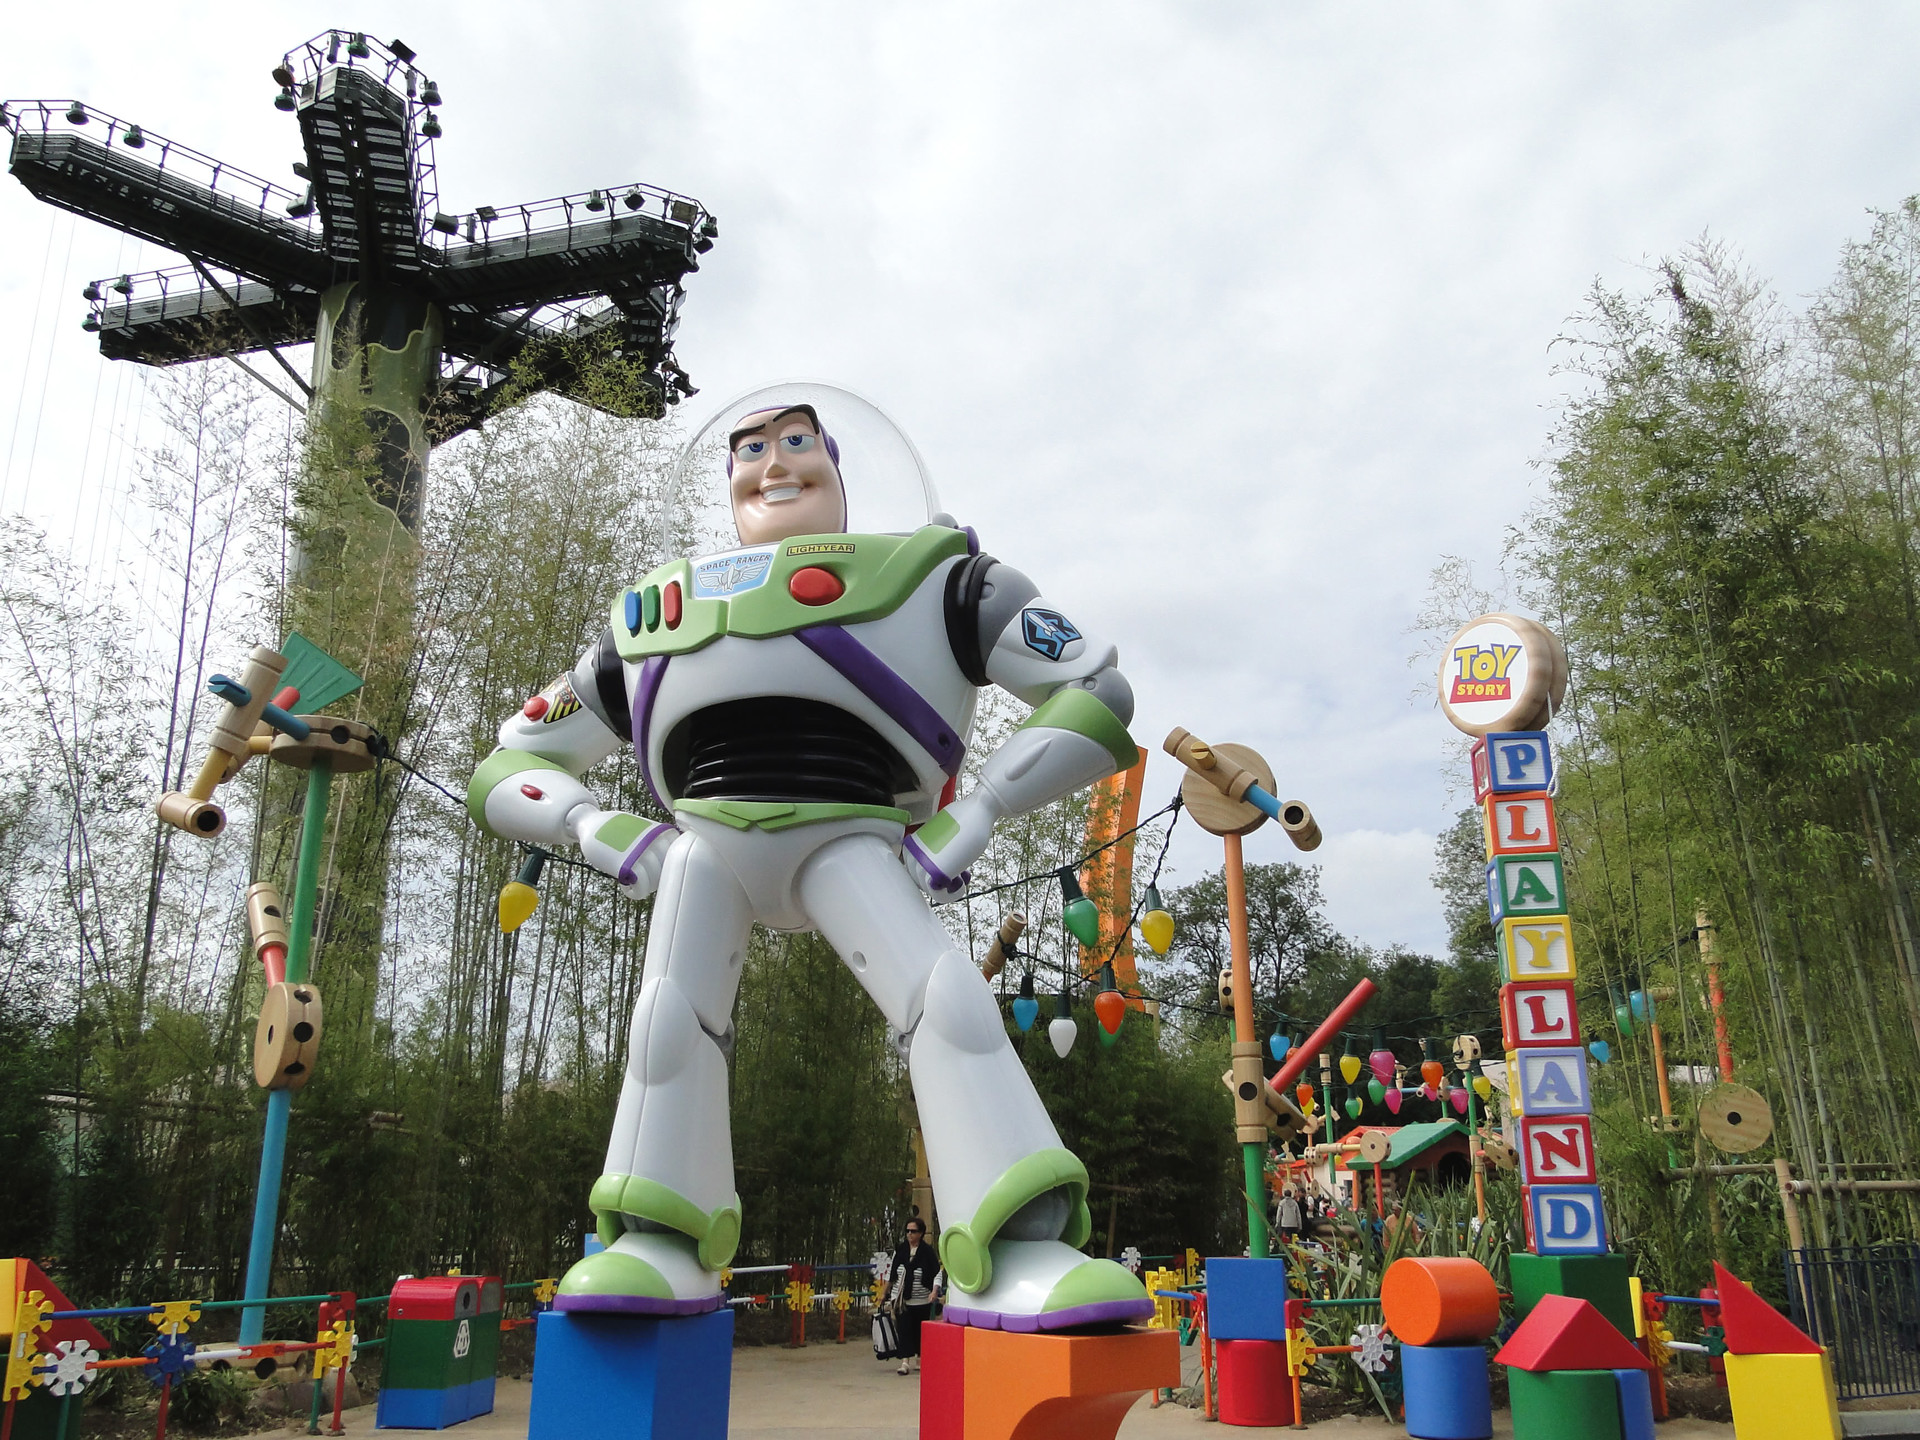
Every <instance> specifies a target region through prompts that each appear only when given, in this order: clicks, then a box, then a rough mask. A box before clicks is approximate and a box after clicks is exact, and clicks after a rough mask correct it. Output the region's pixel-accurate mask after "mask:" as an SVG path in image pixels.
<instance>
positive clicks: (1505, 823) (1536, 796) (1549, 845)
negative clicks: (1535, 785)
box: [1480, 790, 1560, 860]
mask: <svg viewBox="0 0 1920 1440" xmlns="http://www.w3.org/2000/svg"><path fill="white" fill-rule="evenodd" d="M1480 833H1481V838H1482V839H1483V840H1484V841H1485V842H1486V847H1487V859H1489V860H1491V859H1493V858H1494V857H1495V856H1498V855H1557V854H1559V853H1560V826H1559V823H1558V822H1557V821H1556V820H1555V819H1554V814H1553V797H1552V796H1551V795H1549V794H1547V793H1546V792H1545V791H1544V790H1542V791H1538V792H1534V791H1522V792H1521V793H1520V794H1518V795H1488V796H1487V797H1486V798H1485V799H1483V800H1482V801H1481V802H1480Z"/></svg>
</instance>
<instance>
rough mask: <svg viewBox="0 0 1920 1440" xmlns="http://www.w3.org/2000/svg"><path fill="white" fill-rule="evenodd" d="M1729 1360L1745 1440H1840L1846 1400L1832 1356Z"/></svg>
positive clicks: (1736, 1425) (1730, 1387)
mask: <svg viewBox="0 0 1920 1440" xmlns="http://www.w3.org/2000/svg"><path fill="white" fill-rule="evenodd" d="M1725 1358H1726V1363H1727V1398H1728V1399H1729V1400H1730V1401H1732V1402H1733V1429H1734V1433H1735V1434H1736V1435H1737V1436H1739V1440H1840V1395H1839V1392H1838V1391H1837V1390H1836V1389H1835V1388H1834V1383H1833V1357H1832V1356H1831V1355H1829V1354H1828V1353H1827V1352H1826V1351H1824V1350H1822V1351H1821V1352H1820V1353H1819V1354H1818V1355H1728V1356H1726V1357H1725Z"/></svg>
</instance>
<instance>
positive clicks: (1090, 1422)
mask: <svg viewBox="0 0 1920 1440" xmlns="http://www.w3.org/2000/svg"><path fill="white" fill-rule="evenodd" d="M952 1328H953V1329H954V1330H955V1331H956V1332H958V1333H959V1335H960V1338H961V1340H962V1343H963V1345H964V1346H965V1351H966V1358H965V1365H964V1367H963V1371H962V1376H961V1380H960V1389H961V1391H962V1399H963V1402H964V1407H963V1408H964V1413H963V1418H962V1420H961V1422H960V1434H961V1436H962V1437H963V1440H1113V1436H1114V1432H1115V1431H1117V1430H1118V1429H1119V1428H1120V1422H1121V1421H1122V1420H1123V1419H1125V1418H1126V1414H1127V1411H1128V1410H1130V1409H1131V1408H1132V1407H1133V1404H1134V1402H1135V1401H1137V1400H1138V1399H1139V1398H1140V1397H1141V1396H1142V1395H1144V1394H1146V1393H1147V1391H1149V1390H1157V1389H1161V1388H1164V1387H1167V1386H1172V1385H1178V1384H1179V1383H1180V1337H1179V1336H1178V1335H1176V1334H1175V1333H1174V1332H1173V1331H1171V1330H1138V1329H1128V1330H1120V1331H1109V1332H1107V1333H1104V1334H1098V1335H1076V1334H1062V1333H1058V1332H1056V1333H1053V1334H1045V1333H1040V1334H1031V1335H1029V1334H1018V1333H1014V1332H1010V1331H1005V1330H982V1329H979V1328H978V1327H975V1326H961V1325H956V1326H953V1327H952ZM925 1333H926V1332H925V1331H922V1334H923V1335H924V1334H925ZM920 1383H921V1386H922V1389H921V1392H920V1393H921V1417H922V1420H923V1422H924V1420H925V1419H926V1417H927V1391H926V1389H925V1388H924V1387H925V1385H926V1372H925V1361H922V1368H921V1382H920ZM921 1433H922V1434H923V1435H925V1434H930V1433H934V1432H929V1431H926V1430H922V1432H921ZM938 1433H941V1434H945V1435H951V1434H952V1433H953V1432H952V1430H951V1429H948V1430H945V1431H942V1432H938Z"/></svg>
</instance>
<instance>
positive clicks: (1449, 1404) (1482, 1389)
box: [1400, 1345, 1493, 1440]
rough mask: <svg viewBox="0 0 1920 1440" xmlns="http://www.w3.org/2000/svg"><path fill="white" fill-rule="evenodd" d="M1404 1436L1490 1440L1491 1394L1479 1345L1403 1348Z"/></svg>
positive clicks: (1420, 1439) (1431, 1439)
mask: <svg viewBox="0 0 1920 1440" xmlns="http://www.w3.org/2000/svg"><path fill="white" fill-rule="evenodd" d="M1400 1379H1401V1384H1402V1386H1403V1388H1404V1401H1405V1404H1406V1407H1407V1434H1409V1435H1411V1436H1414V1437H1415V1440H1489V1437H1491V1436H1492V1434H1493V1391H1492V1388H1491V1385H1490V1383H1489V1380H1488V1377H1487V1351H1486V1347H1485V1346H1483V1345H1402V1346H1401V1347H1400Z"/></svg>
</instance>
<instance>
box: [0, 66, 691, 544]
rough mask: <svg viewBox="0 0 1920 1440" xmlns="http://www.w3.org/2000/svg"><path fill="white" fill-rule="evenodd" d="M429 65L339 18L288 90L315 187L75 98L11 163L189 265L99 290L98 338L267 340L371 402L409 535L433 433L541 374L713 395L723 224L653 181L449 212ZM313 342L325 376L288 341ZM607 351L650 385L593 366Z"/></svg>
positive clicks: (339, 393) (35, 182)
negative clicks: (685, 360)
mask: <svg viewBox="0 0 1920 1440" xmlns="http://www.w3.org/2000/svg"><path fill="white" fill-rule="evenodd" d="M415 59H416V56H415V53H414V51H413V50H411V49H410V48H408V47H407V46H406V45H403V44H402V43H401V42H400V41H398V40H395V41H393V42H392V43H391V44H388V45H382V44H379V43H378V42H376V41H373V40H371V39H369V38H368V37H367V36H366V35H364V34H357V33H353V32H349V31H343V30H331V31H327V32H325V33H323V34H321V35H319V36H316V37H315V38H314V39H312V40H310V41H308V42H307V43H306V44H304V45H301V46H298V47H296V48H295V49H294V50H293V51H292V52H290V53H289V54H288V55H287V56H286V57H285V58H283V59H282V60H281V61H280V63H279V64H277V65H275V66H274V67H273V79H274V82H275V83H276V84H277V85H278V86H279V93H278V94H276V95H275V96H274V99H273V104H274V106H275V107H276V108H277V109H279V110H283V111H291V112H292V113H293V114H294V116H295V118H296V119H297V121H298V122H299V127H300V140H301V145H302V148H303V149H304V151H305V158H304V159H303V160H301V161H299V162H298V163H296V164H295V165H294V166H293V172H294V174H295V176H296V177H298V178H299V179H300V180H301V181H302V182H304V189H303V190H301V191H297V192H296V191H294V190H289V189H285V188H283V187H281V186H279V185H275V184H274V183H272V182H271V181H268V180H262V179H260V178H258V177H257V176H253V175H249V174H247V173H246V172H244V171H242V170H237V169H235V168H234V167H232V166H230V165H226V164H223V163H222V162H220V161H217V160H214V159H212V158H210V157H208V156H206V155H202V154H200V153H199V152H198V151H195V150H191V149H188V148H187V147H186V146H184V145H179V144H175V143H174V142H172V141H169V140H164V139H162V138H161V137H160V136H158V135H155V134H152V133H151V132H149V131H146V130H143V129H142V128H141V127H140V126H139V125H136V124H129V123H127V122H125V121H122V120H118V119H115V118H113V117H112V116H109V115H106V114H104V113H102V112H99V111H95V110H90V109H89V108H88V107H87V106H86V105H84V104H83V103H81V102H80V101H78V100H74V101H11V102H8V103H7V104H6V105H5V106H3V107H0V124H4V125H5V126H6V128H7V129H8V130H10V131H11V132H12V134H13V144H12V154H11V159H10V162H9V168H10V169H11V170H12V172H13V174H14V176H15V177H16V178H17V179H19V181H20V182H21V183H22V184H23V185H25V186H26V187H27V189H28V190H30V191H32V192H33V194H34V195H36V196H38V197H39V198H40V199H42V200H45V201H47V202H48V203H49V204H52V205H58V206H60V207H61V208H62V209H65V210H70V211H73V212H74V213H75V214H79V215H84V216H86V217H87V218H89V219H92V220H98V221H100V222H101V223H102V224H105V225H109V226H112V227H113V228H114V229H116V230H120V231H123V232H125V233H127V234H130V235H136V236H138V237H140V238H141V239H143V240H149V241H152V242H153V243H155V244H158V245H161V246H164V247H166V248H167V249H169V250H173V251H176V252H177V253H179V254H180V255H182V256H184V257H185V259H186V262H187V263H186V264H185V265H184V266H178V267H175V268H172V269H166V270H156V271H151V272H149V273H146V274H142V275H122V276H119V277H118V278H115V279H109V280H101V281H96V282H94V283H92V284H90V285H88V286H87V287H86V290H85V292H84V294H85V297H86V299H87V300H88V301H89V302H90V304H91V306H92V309H91V312H90V313H89V314H88V316H87V318H86V320H85V322H84V323H85V325H86V328H87V329H88V330H90V331H95V332H97V333H98V334H99V336H100V349H101V352H102V353H103V354H105V355H106V356H108V357H109V358H111V359H116V360H137V361H139V362H141V363H142V364H147V365H173V364H178V363H180V362H182V361H187V360H205V359H212V358H216V357H222V356H225V357H232V358H235V359H237V358H238V357H239V356H241V355H244V354H247V353H249V352H255V351H265V352H267V353H268V355H269V356H271V358H273V359H274V360H275V361H277V362H278V363H279V365H280V367H281V368H282V370H283V371H285V375H284V377H282V378H284V379H288V380H290V381H291V382H292V384H293V385H294V386H296V387H298V389H299V390H301V391H302V392H304V393H305V395H306V396H307V397H308V398H309V399H312V400H316V401H317V402H318V403H319V404H320V405H321V406H322V407H324V408H332V407H343V408H345V409H347V410H350V411H353V412H357V413H358V414H360V415H361V416H362V418H363V419H364V420H365V422H366V424H367V426H368V428H369V430H370V431H371V432H372V435H373V439H374V442H375V445H376V448H377V452H378V456H379V472H380V473H379V475H378V477H377V479H376V480H375V481H374V483H373V487H372V488H373V489H374V492H375V493H374V495H373V498H374V499H375V500H376V501H377V502H378V503H379V504H381V505H383V506H385V507H386V508H387V509H389V510H391V511H393V512H394V513H395V514H396V515H397V516H398V517H399V519H400V522H401V524H402V525H403V526H405V527H406V529H407V530H408V531H409V532H411V531H412V530H413V529H414V528H415V526H416V525H417V523H418V520H419V515H420V506H421V500H422V487H423V484H424V480H425V472H426V461H427V453H428V449H429V446H430V445H431V444H432V443H434V442H437V441H439V440H444V439H446V438H447V437H449V436H451V435H455V434H458V433H459V432H460V431H462V430H466V429H469V428H472V427H473V426H476V425H478V424H480V423H481V422H482V421H484V420H485V419H486V418H487V417H488V416H489V415H490V414H491V413H493V411H494V409H495V408H496V407H497V406H498V405H500V404H501V403H503V402H506V401H510V400H513V399H519V398H524V396H525V395H526V393H527V386H528V382H530V383H531V385H532V387H533V388H538V389H550V390H554V391H557V392H558V393H560V394H563V395H569V396H571V397H573V398H576V399H580V400H584V401H586V402H588V403H591V404H597V405H600V406H601V407H602V408H617V409H618V410H619V411H620V412H621V413H628V414H648V413H652V414H658V413H659V412H660V411H661V410H662V409H663V408H664V407H665V406H667V405H671V404H674V403H676V402H677V401H678V400H679V399H680V398H681V397H682V396H685V395H691V394H693V393H694V390H693V387H692V385H691V384H690V383H689V382H688V380H687V376H686V372H685V371H683V370H682V369H681V368H680V367H679V365H678V364H677V363H675V361H674V358H673V348H672V346H673V333H674V330H675V327H676V326H677V324H678V320H679V310H680V302H681V299H682V297H683V294H684V291H683V289H682V283H681V282H682V281H683V279H684V278H685V276H686V275H687V274H688V273H690V272H691V271H694V270H697V269H698V268H699V257H700V256H701V255H702V254H704V253H705V252H706V251H708V250H710V249H712V248H713V241H714V237H715V236H716V235H717V234H718V233H719V227H718V225H717V223H716V222H715V220H714V217H713V216H711V215H710V214H708V213H707V211H706V210H705V208H704V207H702V206H701V205H700V204H699V202H698V201H695V200H691V199H689V198H687V197H686V196H684V195H676V194H674V193H673V192H671V191H668V190H662V189H659V188H658V187H656V186H651V185H642V184H631V185H626V186H622V187H618V188H612V189H606V190H590V191H587V192H586V193H584V194H579V195H563V196H560V197H559V198H557V199H553V200H542V201H535V202H532V203H529V204H522V205H510V206H504V207H500V208H496V207H494V206H491V205H479V206H475V207H474V208H473V209H472V210H469V211H465V212H457V213H451V212H448V211H445V210H442V209H441V208H440V203H439V196H438V191H437V172H436V166H435V163H434V142H435V140H436V139H437V138H438V137H439V135H440V133H441V127H440V121H439V116H438V115H437V113H436V111H437V109H438V107H439V105H440V100H441V96H440V89H439V86H438V85H437V84H436V83H435V82H434V81H432V80H430V79H428V78H427V77H426V76H425V75H424V74H422V73H421V71H420V70H419V69H418V68H417V67H416V65H415V63H414V62H415ZM307 342H311V343H313V345H314V347H315V348H314V356H313V368H312V379H311V382H310V383H309V381H307V380H305V379H303V378H302V377H301V376H300V375H299V374H298V373H296V372H295V371H294V370H293V369H292V367H291V366H289V365H288V364H287V362H286V360H285V359H284V358H283V357H282V356H281V354H280V348H281V347H282V346H286V345H295V344H303V343H307ZM516 365H518V366H519V367H520V369H521V378H522V383H521V384H519V385H516V386H512V387H510V386H509V385H508V383H507V382H508V375H509V371H510V370H512V369H513V368H514V367H515V366H516ZM610 365H611V366H617V367H618V368H619V370H620V371H621V372H624V377H625V378H626V379H627V380H629V381H630V382H631V383H629V384H627V385H625V386H606V385H593V386H588V385H586V384H585V383H583V380H584V376H583V371H584V370H586V369H589V368H592V369H601V368H603V367H606V366H610ZM610 396H623V397H625V399H624V401H622V400H619V399H610V398H609V397H610Z"/></svg>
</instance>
